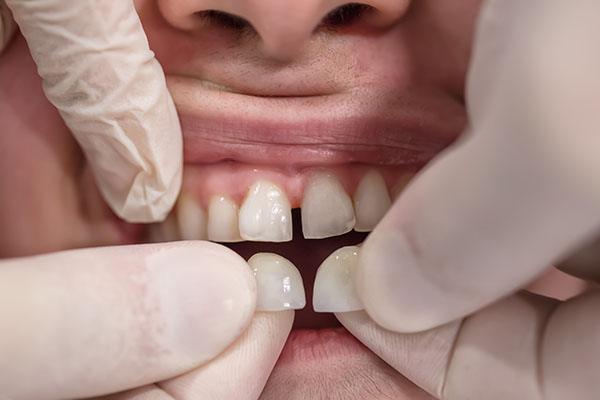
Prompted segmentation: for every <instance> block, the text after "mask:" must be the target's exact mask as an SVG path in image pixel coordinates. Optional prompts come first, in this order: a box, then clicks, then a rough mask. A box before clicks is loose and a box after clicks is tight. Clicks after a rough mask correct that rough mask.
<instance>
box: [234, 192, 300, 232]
mask: <svg viewBox="0 0 600 400" xmlns="http://www.w3.org/2000/svg"><path fill="white" fill-rule="evenodd" d="M239 218H240V221H239V228H240V235H241V237H242V238H243V239H244V240H256V241H265V242H286V241H290V240H292V211H291V206H290V202H289V201H288V199H287V197H286V195H285V193H284V192H283V190H281V189H280V188H279V187H278V186H277V185H275V184H273V183H271V182H267V181H258V182H256V183H255V184H254V185H252V187H251V188H250V191H249V192H248V195H247V196H246V200H244V204H242V207H241V208H240V217H239Z"/></svg>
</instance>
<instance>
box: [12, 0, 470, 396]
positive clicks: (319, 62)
mask: <svg viewBox="0 0 600 400" xmlns="http://www.w3.org/2000/svg"><path fill="white" fill-rule="evenodd" d="M480 2H481V1H480V0H460V1H459V0H420V1H418V2H417V1H415V2H406V3H403V1H398V0H394V1H392V0H378V1H373V2H372V3H370V5H372V6H373V8H375V9H376V10H375V12H374V14H375V15H374V16H373V15H370V14H369V15H363V16H359V17H357V18H356V19H355V21H354V22H353V23H351V24H348V25H342V24H332V25H331V26H323V25H321V23H320V21H321V20H322V19H323V17H325V16H326V14H327V13H328V12H329V11H331V10H333V9H335V8H336V7H338V6H341V5H343V4H344V3H343V2H339V1H337V2H336V1H329V0H303V1H301V2H297V1H282V0H239V1H237V0H229V1H227V2H217V1H209V0H204V1H203V0H136V1H135V4H136V8H137V9H138V13H139V15H140V18H141V20H142V23H143V25H144V28H145V30H146V33H147V35H148V38H149V42H150V47H151V48H152V49H153V50H154V51H155V53H156V56H157V58H158V60H159V61H160V62H161V64H162V66H163V68H164V70H165V73H166V75H167V79H168V84H169V88H170V90H171V93H172V95H173V98H174V101H175V103H176V105H177V107H178V111H179V112H180V113H181V115H182V125H183V129H184V154H185V160H186V163H187V165H186V167H185V170H186V171H191V170H193V169H195V168H200V166H199V165H193V164H198V163H199V162H200V161H202V160H201V159H200V160H199V159H198V157H199V156H198V154H201V153H198V152H197V151H191V150H190V146H189V142H187V143H188V146H187V147H186V139H188V138H189V135H190V129H188V128H189V123H187V124H186V122H185V120H184V118H183V117H184V116H185V115H186V114H190V113H193V114H195V115H197V114H198V113H199V114H201V115H202V116H204V117H206V118H208V119H211V118H213V119H217V120H219V119H225V120H226V119H227V117H228V116H229V117H231V116H234V115H237V114H239V113H240V110H245V109H252V110H255V112H260V113H262V114H266V115H273V116H278V115H286V116H287V115H292V114H293V115H311V113H314V114H315V115H318V118H320V119H324V120H327V119H331V120H337V119H344V118H355V117H361V118H362V117H368V118H375V119H393V118H395V117H396V116H398V115H400V116H404V115H409V116H417V117H416V118H415V120H416V121H417V122H418V121H421V122H422V123H423V124H424V125H430V124H431V125H434V126H436V127H441V128H440V130H442V131H443V132H444V138H443V139H440V140H438V141H437V142H436V143H435V144H434V146H433V148H435V149H437V150H436V151H439V150H441V149H442V148H444V147H445V146H447V145H448V144H449V143H450V142H451V141H452V140H454V139H455V138H456V137H457V136H458V135H459V133H460V132H461V131H462V129H463V128H464V126H465V125H466V123H467V117H466V110H465V105H464V101H463V94H464V93H463V88H464V84H465V77H466V72H467V67H468V61H469V55H470V49H471V44H472V39H473V30H474V23H475V19H476V16H477V12H478V9H479V6H480ZM284 5H285V6H284ZM211 9H213V10H214V9H217V10H221V11H226V12H228V13H230V14H234V15H237V16H239V17H241V18H243V19H245V20H246V21H248V23H249V24H251V25H252V26H253V27H255V29H253V28H247V27H246V28H243V29H241V28H238V27H231V26H228V25H227V23H225V24H223V23H222V22H221V23H219V22H215V21H212V22H211V21H209V20H206V19H201V18H200V17H198V14H197V13H199V12H201V11H205V10H211ZM383 11H386V12H387V14H388V18H383V19H382V18H377V12H383ZM282 21H285V22H284V23H282ZM230 25H231V24H230ZM0 77H2V79H1V80H0V121H1V124H2V126H3V129H2V131H3V132H2V135H0V149H2V150H1V153H2V156H0V187H2V188H3V189H2V196H0V221H2V226H1V227H0V257H12V256H22V255H29V254H38V253H44V252H50V251H57V250H62V249H67V248H75V247H91V246H100V245H109V244H122V243H125V242H129V241H132V240H136V239H137V238H139V237H141V236H140V233H141V230H142V229H143V228H142V227H137V226H130V225H126V224H123V223H120V222H118V221H117V220H116V218H115V217H114V216H113V215H112V213H111V212H110V211H109V210H108V208H107V207H106V206H105V205H104V204H103V202H102V201H101V199H100V196H99V194H98V192H97V190H96V188H95V186H94V184H93V179H92V177H91V175H90V172H89V170H88V168H87V166H86V162H85V159H84V158H83V156H82V154H81V152H80V150H79V148H78V147H77V144H76V142H75V141H74V140H73V139H72V137H71V135H70V133H69V132H68V130H67V128H66V127H65V125H64V123H63V122H62V120H61V119H60V116H59V115H58V113H57V112H56V111H55V109H54V108H53V107H52V106H51V105H50V104H49V103H48V101H47V100H46V99H45V97H44V95H43V92H42V88H41V81H40V79H39V77H38V76H37V74H36V70H35V66H34V64H33V62H32V60H31V58H30V56H29V54H28V51H27V47H26V44H25V42H24V40H23V38H22V37H20V36H17V37H16V38H15V39H14V40H13V42H12V43H11V45H10V46H9V47H8V48H7V50H6V51H5V52H4V53H3V54H2V55H1V56H0ZM256 110H258V111H256ZM217 128H218V127H217ZM217 128H215V129H217ZM368 140H370V138H365V142H367V141H368ZM317 147H318V145H317ZM314 154H316V156H315V158H314V159H310V160H306V162H307V163H308V164H313V163H314V164H321V163H322V164H326V163H327V162H328V160H327V155H326V154H329V153H327V152H319V151H316V152H314ZM324 154H325V155H324ZM349 161H350V160H349ZM188 182H189V181H188ZM331 371H335V373H332V372H331ZM365 371H374V372H373V374H368V373H367V374H365ZM328 374H329V375H331V376H328ZM317 377H319V379H318V382H319V384H315V385H308V384H306V385H297V386H294V387H293V393H290V392H289V391H290V386H289V383H290V382H315V381H316V378H317ZM349 382H350V383H352V384H351V385H350V384H349ZM411 385H412V384H410V383H409V382H407V381H406V380H405V379H403V378H402V377H401V376H399V375H398V374H397V373H395V372H393V370H392V369H391V368H388V367H387V366H385V365H384V364H383V362H381V361H380V360H379V359H377V358H376V357H375V356H374V355H371V356H365V357H364V358H361V359H357V360H354V362H353V363H352V365H351V366H337V369H332V368H321V369H318V368H306V369H305V370H301V371H298V370H286V369H285V368H282V369H278V370H277V372H276V374H274V375H273V376H272V378H271V380H270V381H269V383H268V384H267V388H266V389H265V392H264V396H263V398H265V399H269V398H282V397H286V398H298V399H300V398H322V397H323V396H325V394H326V393H331V392H332V391H334V390H337V389H336V388H340V387H344V390H345V392H344V393H343V394H342V395H341V397H343V398H361V399H368V398H428V396H427V395H426V394H424V393H423V392H420V391H419V390H418V389H417V388H416V387H415V386H414V385H412V386H411ZM284 393H285V395H284ZM385 396H388V397H385ZM406 396H408V397H406Z"/></svg>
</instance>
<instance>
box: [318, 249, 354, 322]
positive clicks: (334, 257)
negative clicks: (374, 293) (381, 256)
mask: <svg viewBox="0 0 600 400" xmlns="http://www.w3.org/2000/svg"><path fill="white" fill-rule="evenodd" d="M358 252H359V248H358V247H356V246H347V247H342V248H341V249H338V250H336V251H334V252H333V253H332V254H331V255H330V256H329V257H327V259H325V261H323V263H322V264H321V266H320V267H319V269H318V270H317V276H316V278H315V285H314V289H313V307H314V309H315V311H316V312H348V311H357V310H362V309H363V306H362V303H361V301H360V299H359V298H358V295H357V294H356V289H355V287H354V269H355V267H356V262H357V260H358Z"/></svg>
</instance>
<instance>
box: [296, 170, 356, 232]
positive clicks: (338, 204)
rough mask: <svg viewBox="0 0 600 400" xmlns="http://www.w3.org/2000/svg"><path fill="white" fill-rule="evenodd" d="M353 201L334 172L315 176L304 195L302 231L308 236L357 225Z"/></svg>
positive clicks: (347, 229)
mask: <svg viewBox="0 0 600 400" xmlns="http://www.w3.org/2000/svg"><path fill="white" fill-rule="evenodd" d="M355 222H356V217H355V216H354V208H353V207H352V201H351V200H350V197H348V194H346V191H345V190H344V188H343V187H342V185H341V184H340V182H339V181H338V180H337V179H336V178H335V177H334V176H333V175H331V174H320V175H316V176H315V177H313V178H312V179H311V180H310V181H309V183H308V185H307V186H306V188H305V189H304V197H303V199H302V233H303V234H304V237H305V238H307V239H322V238H326V237H330V236H337V235H342V234H344V233H346V232H349V231H351V230H352V228H354V224H355Z"/></svg>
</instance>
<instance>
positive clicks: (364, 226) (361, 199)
mask: <svg viewBox="0 0 600 400" xmlns="http://www.w3.org/2000/svg"><path fill="white" fill-rule="evenodd" d="M391 205H392V200H391V199H390V195H389V194H388V190H387V186H386V184H385V181H384V179H383V177H382V176H381V174H380V173H379V172H377V171H375V170H370V171H369V172H367V173H366V174H365V176H363V178H362V179H361V181H360V183H359V184H358V188H357V189H356V193H355V194H354V211H356V226H355V227H354V230H355V231H357V232H369V231H372V230H373V228H375V226H376V225H377V224H378V223H379V221H381V218H383V216H384V215H385V213H386V212H387V210H388V209H389V208H390V206H391Z"/></svg>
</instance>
